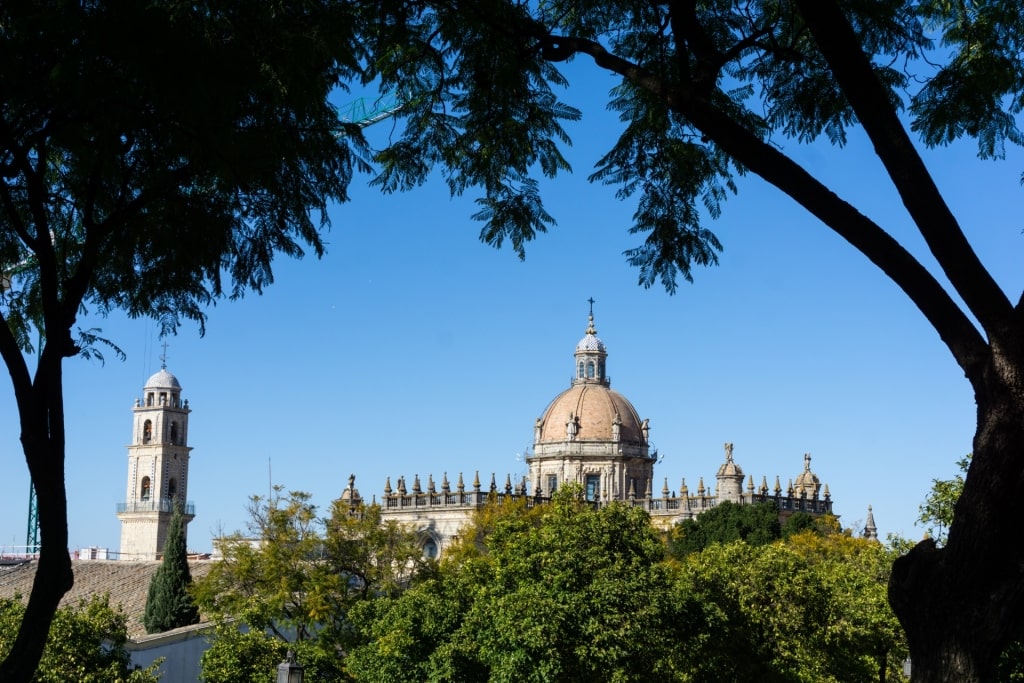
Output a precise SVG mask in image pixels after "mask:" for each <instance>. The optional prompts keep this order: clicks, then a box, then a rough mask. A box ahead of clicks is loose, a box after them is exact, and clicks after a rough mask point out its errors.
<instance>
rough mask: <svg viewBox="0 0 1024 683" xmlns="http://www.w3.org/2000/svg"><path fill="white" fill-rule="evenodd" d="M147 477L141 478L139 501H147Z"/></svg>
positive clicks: (148, 486) (148, 487)
mask: <svg viewBox="0 0 1024 683" xmlns="http://www.w3.org/2000/svg"><path fill="white" fill-rule="evenodd" d="M149 490H150V485H149V477H143V478H142V487H141V489H140V491H139V500H149Z"/></svg>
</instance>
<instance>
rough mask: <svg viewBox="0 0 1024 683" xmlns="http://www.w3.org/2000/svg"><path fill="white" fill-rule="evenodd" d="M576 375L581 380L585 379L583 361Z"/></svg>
mask: <svg viewBox="0 0 1024 683" xmlns="http://www.w3.org/2000/svg"><path fill="white" fill-rule="evenodd" d="M576 374H577V376H578V377H579V378H580V379H583V361H580V367H579V370H578V371H577V373H576Z"/></svg>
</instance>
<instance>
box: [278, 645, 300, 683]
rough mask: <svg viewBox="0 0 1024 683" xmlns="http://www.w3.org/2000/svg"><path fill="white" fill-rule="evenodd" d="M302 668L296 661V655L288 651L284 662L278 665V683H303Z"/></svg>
mask: <svg viewBox="0 0 1024 683" xmlns="http://www.w3.org/2000/svg"><path fill="white" fill-rule="evenodd" d="M302 677H303V672H302V667H301V666H299V664H298V663H297V662H296V661H295V653H294V652H293V651H292V650H288V654H287V655H285V658H284V661H283V662H281V663H280V664H278V665H277V683H302Z"/></svg>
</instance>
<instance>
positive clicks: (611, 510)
mask: <svg viewBox="0 0 1024 683" xmlns="http://www.w3.org/2000/svg"><path fill="white" fill-rule="evenodd" d="M578 493H579V491H578V490H577V491H575V492H574V491H573V490H572V487H571V486H570V487H563V489H560V490H559V492H558V493H557V494H556V496H555V500H554V501H553V502H552V504H551V505H549V506H538V507H536V508H534V509H533V510H531V511H525V510H523V509H521V508H516V507H515V506H497V505H496V506H495V507H493V508H490V509H485V510H484V511H482V513H481V515H480V519H478V524H479V526H482V527H486V528H488V529H490V533H489V534H487V535H485V536H483V537H482V538H481V539H479V540H477V539H474V538H472V537H471V536H469V537H465V538H463V540H462V541H461V543H463V544H466V545H471V546H472V550H471V551H469V552H459V550H460V549H456V552H455V553H451V554H448V555H446V559H444V560H443V561H442V563H441V565H440V567H439V568H438V571H437V573H436V574H435V575H433V576H431V577H430V578H429V579H428V580H426V581H424V582H422V583H420V584H418V585H416V586H414V587H412V588H410V589H409V590H407V591H405V592H404V593H401V594H400V595H396V596H391V597H388V598H384V599H380V600H374V601H368V602H364V603H361V604H360V605H358V606H357V607H356V608H355V609H354V610H353V611H352V618H353V621H354V623H355V626H356V628H357V632H358V633H359V635H360V636H361V637H362V638H363V639H364V640H363V642H361V643H360V644H359V645H358V646H357V647H355V648H354V649H353V650H352V651H351V652H350V654H349V656H348V659H347V668H348V671H349V673H350V674H352V675H353V676H354V677H355V678H356V680H359V681H367V682H368V683H393V682H397V681H406V680H413V679H414V680H420V681H432V682H439V681H511V680H526V681H579V680H588V681H649V680H658V681H681V682H682V681H707V680H715V681H735V682H737V683H739V682H741V681H751V680H763V681H779V682H787V683H789V682H793V683H795V682H798V681H799V682H806V683H820V682H822V681H833V682H835V683H839V682H840V681H843V682H846V681H889V682H893V683H895V682H897V681H902V680H904V679H903V677H902V667H901V666H900V664H901V662H902V660H903V659H904V658H905V657H906V643H905V640H904V639H903V632H902V629H901V628H900V625H899V623H898V622H897V621H896V618H895V616H894V615H893V613H892V610H891V609H890V608H889V606H888V605H887V604H886V592H885V580H886V578H887V577H888V573H889V568H890V566H891V563H892V554H891V552H890V551H888V550H886V549H885V548H884V547H883V546H882V545H881V544H879V543H877V542H871V541H867V540H864V539H854V538H851V537H849V536H847V535H845V534H841V533H836V534H820V533H815V532H809V531H808V532H803V533H798V534H793V535H792V536H791V537H790V538H789V539H788V540H787V541H782V540H774V541H772V542H770V543H764V544H759V545H754V544H751V543H747V542H745V541H743V540H734V541H731V542H724V543H713V544H710V545H709V546H708V547H706V548H704V549H700V550H694V551H692V552H690V553H688V554H687V555H686V556H685V557H682V558H681V559H673V558H670V557H668V556H667V554H666V552H665V546H664V543H663V542H662V540H661V539H659V534H658V532H656V531H655V529H654V528H653V527H652V526H651V523H650V519H649V518H648V516H647V515H646V513H644V512H642V511H641V510H640V509H638V508H632V507H629V506H628V505H626V504H622V503H613V504H611V505H609V506H605V507H602V508H599V509H595V508H592V507H590V506H589V505H587V504H585V503H583V502H582V501H581V500H580V499H579V498H578V497H577V495H576V494H578ZM461 550H463V551H465V550H466V549H465V548H463V549H461Z"/></svg>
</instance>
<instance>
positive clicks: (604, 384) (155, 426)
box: [117, 302, 877, 560]
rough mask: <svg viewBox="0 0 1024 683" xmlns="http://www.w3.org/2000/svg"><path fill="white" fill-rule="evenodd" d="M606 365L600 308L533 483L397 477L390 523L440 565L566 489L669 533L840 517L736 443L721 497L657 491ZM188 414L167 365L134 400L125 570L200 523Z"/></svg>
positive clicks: (537, 434) (718, 483) (386, 506)
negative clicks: (494, 511) (476, 534)
mask: <svg viewBox="0 0 1024 683" xmlns="http://www.w3.org/2000/svg"><path fill="white" fill-rule="evenodd" d="M607 359H608V349H607V347H606V346H605V344H604V342H603V341H601V339H600V338H599V337H598V336H597V329H596V328H595V326H594V314H593V302H591V310H590V316H589V318H588V322H587V328H586V332H585V333H584V335H583V338H582V339H581V340H580V341H579V343H578V344H577V345H576V349H575V352H574V354H573V366H572V378H573V379H572V381H571V382H570V385H569V388H568V389H566V390H565V391H563V392H561V393H560V394H558V395H557V396H555V398H554V399H553V400H552V401H551V402H550V403H549V404H548V406H547V408H546V409H545V410H544V412H543V413H542V414H541V416H540V417H538V418H537V419H536V420H535V422H534V425H533V447H532V451H531V452H530V453H529V454H527V456H526V462H527V465H528V468H529V469H528V474H527V475H525V476H524V477H523V478H522V479H521V480H520V481H516V482H513V481H512V478H511V476H509V475H506V477H505V481H504V485H503V486H499V485H498V482H497V481H496V480H495V477H494V475H493V474H492V475H491V479H490V482H489V484H487V485H482V484H481V482H480V475H479V472H477V473H475V474H474V477H473V480H472V481H471V482H469V483H468V484H467V482H466V481H465V480H464V478H463V475H462V474H459V475H458V478H457V479H456V481H455V482H451V481H449V479H448V476H447V474H443V475H442V477H441V479H440V482H437V481H435V479H434V477H433V475H428V477H427V480H426V482H425V483H424V482H421V480H420V477H419V475H418V474H417V475H414V477H413V480H412V482H411V485H410V484H407V482H406V478H405V477H404V476H399V477H398V478H397V479H396V481H395V486H394V487H393V486H392V482H391V478H390V477H388V478H387V481H386V482H385V484H384V492H383V497H382V498H381V500H380V506H381V511H382V515H383V517H384V519H389V520H394V521H396V522H400V523H402V524H406V525H409V526H411V527H412V528H414V529H416V530H417V531H418V532H419V534H420V538H421V543H422V546H423V552H424V555H426V556H428V557H437V556H439V555H441V554H442V553H444V551H445V550H446V548H447V547H448V546H450V545H451V544H452V542H453V541H454V540H455V539H456V538H458V535H459V533H460V531H461V529H462V528H463V527H464V526H465V525H466V524H467V523H468V522H469V521H470V519H471V518H472V515H473V513H474V512H475V511H476V510H478V509H479V508H481V507H483V506H484V505H486V504H487V502H488V500H489V499H491V498H492V497H495V498H497V499H503V498H505V497H511V498H513V499H524V500H525V501H526V504H527V505H530V506H532V505H539V504H543V503H545V502H547V501H548V500H550V496H551V494H552V493H554V492H555V491H556V490H558V488H559V487H560V486H564V485H566V484H576V485H578V486H579V487H580V489H581V490H582V492H583V494H584V495H585V496H586V498H587V500H589V501H591V502H593V503H594V504H595V505H606V504H608V503H610V502H612V501H620V502H624V503H626V504H628V505H633V506H637V507H640V508H642V509H644V510H645V511H647V512H648V513H649V514H650V516H651V520H652V522H653V523H654V524H655V525H657V526H658V527H659V528H662V529H667V528H669V527H671V526H672V525H673V524H676V523H678V522H680V521H682V520H685V519H692V518H694V517H696V516H697V515H699V514H700V513H701V512H703V511H705V510H708V509H710V508H713V507H715V506H716V505H718V504H719V503H721V502H723V501H731V502H734V503H739V504H753V503H762V502H768V503H772V504H773V505H775V507H776V509H778V511H779V516H780V518H783V519H784V518H786V517H788V516H789V515H791V514H793V513H794V512H806V513H808V514H810V515H814V516H820V515H825V514H831V512H832V497H831V494H830V493H829V488H828V485H827V484H825V485H824V486H823V485H822V483H821V481H820V480H819V479H818V477H817V475H815V474H814V472H813V471H811V456H810V455H809V454H805V455H804V461H803V470H802V471H801V472H800V473H799V474H798V475H797V476H796V477H795V478H793V479H790V480H789V481H788V484H787V486H786V487H785V488H783V486H782V484H781V482H780V481H779V477H778V476H776V477H775V480H774V485H772V486H769V483H768V478H767V477H765V476H762V477H761V481H760V483H759V484H755V481H754V477H753V476H751V475H745V474H744V472H743V469H742V468H741V467H740V466H739V464H738V463H736V461H735V460H734V459H733V446H732V444H731V443H726V444H725V454H724V459H723V462H722V464H721V466H719V468H718V472H717V474H716V476H715V482H714V484H713V488H712V487H711V486H705V484H704V479H703V477H701V478H700V480H699V483H698V484H697V488H696V489H695V490H691V489H690V488H689V487H688V486H687V485H686V480H685V479H683V480H682V482H681V484H680V486H679V489H678V491H675V490H670V488H669V483H668V478H667V477H666V478H663V479H662V481H661V482H660V485H659V483H658V482H656V480H655V473H654V467H655V465H656V464H657V462H658V454H657V451H656V450H653V449H652V448H651V441H650V436H651V425H650V421H649V420H647V419H646V418H641V417H640V413H638V412H637V410H636V408H634V407H633V404H632V403H631V402H630V401H629V400H628V399H627V398H626V397H625V396H623V395H622V394H620V393H619V392H617V391H615V390H614V389H612V387H611V380H610V379H609V376H608V367H607ZM190 412H191V411H190V409H189V407H188V401H187V400H183V399H182V397H181V384H180V383H179V382H178V379H177V378H176V377H175V376H174V375H172V374H171V373H170V372H168V371H167V368H166V366H165V365H162V366H161V369H160V371H159V372H157V373H156V374H155V375H153V376H152V377H150V378H149V379H148V380H147V381H146V383H145V386H144V387H143V397H142V398H141V399H140V398H136V400H135V407H134V408H133V429H132V442H131V444H130V445H129V446H128V476H127V490H126V492H125V499H124V502H123V503H119V504H118V506H117V517H118V519H119V520H120V521H121V547H120V553H119V557H120V558H121V559H123V560H153V559H159V558H160V557H161V555H162V552H163V547H164V544H165V542H166V537H167V530H168V527H169V524H170V519H171V514H172V512H173V509H174V506H175V505H181V506H182V511H183V513H184V521H185V523H186V525H187V524H188V522H190V521H191V520H192V519H193V517H194V516H195V506H194V505H193V504H192V503H190V502H186V501H187V493H188V467H189V454H190V452H191V450H192V448H191V446H189V445H188V419H189V413H190ZM341 497H342V499H343V500H347V501H349V503H350V504H351V505H352V506H353V508H354V507H355V506H357V505H359V504H360V503H363V502H364V500H363V498H362V497H361V496H360V494H359V491H358V490H357V489H356V488H355V477H354V476H351V477H349V482H348V487H347V488H346V489H345V490H344V491H343V492H342V496H341ZM374 500H376V496H374ZM186 528H187V527H186ZM863 532H864V535H865V536H866V537H868V538H876V537H877V529H876V528H875V523H874V518H873V516H872V514H871V511H870V508H869V510H868V517H867V523H866V526H865V529H864V530H863Z"/></svg>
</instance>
